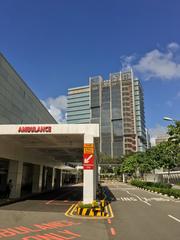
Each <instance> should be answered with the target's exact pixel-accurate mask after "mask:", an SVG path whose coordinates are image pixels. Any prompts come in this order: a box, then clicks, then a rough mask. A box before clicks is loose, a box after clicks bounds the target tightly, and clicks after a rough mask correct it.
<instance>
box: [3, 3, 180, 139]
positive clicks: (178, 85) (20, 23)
mask: <svg viewBox="0 0 180 240" xmlns="http://www.w3.org/2000/svg"><path fill="white" fill-rule="evenodd" d="M179 9H180V1H179V0H171V1H169V0H165V1H164V0H151V1H149V0H136V1H133V0H99V1H97V0H96V1H95V0H86V1H85V0H76V1H75V0H31V1H24V0H1V5H0V51H1V52H2V53H3V54H4V55H5V57H6V58H7V59H8V61H9V62H10V63H11V64H12V65H13V66H14V68H15V69H16V71H17V72H18V73H19V74H20V75H21V76H22V78H23V79H24V80H25V81H26V82H27V84H28V85H29V86H30V87H31V88H32V90H33V91H34V92H35V94H36V95H37V96H38V97H39V98H40V99H41V100H43V101H44V103H45V104H46V106H47V107H48V108H49V109H50V111H51V112H52V113H54V114H55V116H56V117H57V118H58V119H59V120H61V119H62V118H63V117H64V111H65V104H66V99H65V97H63V96H65V95H66V94H67V89H68V88H69V87H75V86H81V85H86V84H88V78H89V76H93V75H98V74H100V75H102V76H103V77H104V78H105V79H107V78H108V75H109V73H110V72H117V71H120V70H121V69H122V68H126V67H127V66H131V67H133V69H134V71H135V73H136V75H137V76H138V77H139V79H140V80H141V82H142V85H143V88H144V94H145V113H146V125H147V127H148V128H150V129H152V132H153V134H154V133H157V132H162V131H164V127H165V126H167V122H165V121H163V120H162V118H163V116H165V115H168V116H170V117H173V118H175V119H180V31H179V29H180V15H179Z"/></svg>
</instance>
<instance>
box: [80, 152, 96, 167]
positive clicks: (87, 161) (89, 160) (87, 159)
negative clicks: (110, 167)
mask: <svg viewBox="0 0 180 240" xmlns="http://www.w3.org/2000/svg"><path fill="white" fill-rule="evenodd" d="M83 168H84V170H90V169H94V154H90V153H84V164H83Z"/></svg>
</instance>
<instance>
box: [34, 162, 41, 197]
mask: <svg viewBox="0 0 180 240" xmlns="http://www.w3.org/2000/svg"><path fill="white" fill-rule="evenodd" d="M42 176H43V166H42V165H33V184H32V192H33V193H38V192H41V190H42Z"/></svg>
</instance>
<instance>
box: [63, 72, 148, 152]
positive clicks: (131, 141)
mask: <svg viewBox="0 0 180 240" xmlns="http://www.w3.org/2000/svg"><path fill="white" fill-rule="evenodd" d="M82 88H85V87H82ZM75 89H77V90H78V89H79V88H75ZM86 90H87V91H88V90H89V91H88V94H89V95H88V98H87V99H86V100H87V102H85V103H86V111H87V112H88V110H89V112H88V113H89V121H90V122H91V123H99V124H100V151H101V152H102V153H104V154H107V155H110V156H112V157H119V156H121V155H123V154H127V153H130V152H136V151H144V150H145V149H146V132H145V117H144V97H143V90H142V86H141V84H140V81H139V80H138V79H137V78H134V76H133V72H132V70H130V71H127V72H123V73H112V74H110V77H109V80H103V78H102V77H101V76H96V77H90V79H89V86H88V87H87V86H86ZM70 93H71V94H70ZM81 94H82V93H81ZM74 96H75V98H72V92H71V89H69V90H68V115H67V121H68V123H70V122H71V123H78V122H81V123H85V122H84V121H83V118H82V117H81V116H83V114H82V115H79V113H80V112H79V110H80V109H79V108H81V107H80V102H83V101H81V97H80V95H78V96H77V95H74ZM88 99H89V103H88ZM74 100H75V101H74ZM74 104H76V105H77V104H78V106H79V108H78V112H77V110H76V109H75V108H74ZM83 110H84V109H83ZM69 112H70V115H69ZM82 112H83V111H82ZM74 115H75V116H76V117H75V118H72V117H71V116H74ZM84 119H85V118H84ZM86 121H87V118H86Z"/></svg>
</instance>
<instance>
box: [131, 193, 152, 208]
mask: <svg viewBox="0 0 180 240" xmlns="http://www.w3.org/2000/svg"><path fill="white" fill-rule="evenodd" d="M134 196H136V197H137V198H138V199H139V200H140V201H141V202H143V203H146V204H147V205H148V206H151V204H150V203H148V202H146V201H143V200H142V198H140V197H139V196H137V195H134Z"/></svg>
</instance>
